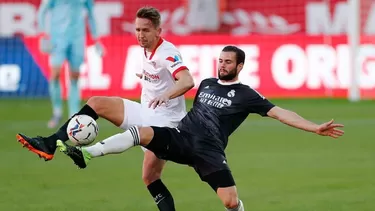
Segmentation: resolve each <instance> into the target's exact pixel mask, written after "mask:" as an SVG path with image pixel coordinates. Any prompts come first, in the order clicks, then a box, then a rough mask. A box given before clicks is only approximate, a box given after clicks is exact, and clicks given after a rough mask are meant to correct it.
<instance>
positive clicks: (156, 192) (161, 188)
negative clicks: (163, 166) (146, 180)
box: [147, 179, 176, 211]
mask: <svg viewBox="0 0 375 211" xmlns="http://www.w3.org/2000/svg"><path fill="white" fill-rule="evenodd" d="M147 188H148V191H149V192H150V193H151V195H152V197H154V200H155V203H156V204H157V206H158V208H159V210H160V211H176V209H175V207H174V201H173V197H172V195H171V193H170V192H169V190H168V189H167V187H166V186H165V185H164V184H163V182H162V181H161V180H160V179H159V180H156V181H155V182H153V183H151V184H150V185H148V186H147Z"/></svg>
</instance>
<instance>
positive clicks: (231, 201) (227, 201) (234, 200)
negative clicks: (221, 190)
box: [223, 195, 238, 209]
mask: <svg viewBox="0 0 375 211" xmlns="http://www.w3.org/2000/svg"><path fill="white" fill-rule="evenodd" d="M223 204H224V206H225V207H226V208H228V209H233V208H236V207H237V206H238V197H237V195H233V196H228V197H226V198H224V199H223Z"/></svg>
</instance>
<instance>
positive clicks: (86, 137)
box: [66, 115, 99, 146]
mask: <svg viewBox="0 0 375 211" xmlns="http://www.w3.org/2000/svg"><path fill="white" fill-rule="evenodd" d="M98 131H99V128H98V124H97V122H96V121H95V120H94V119H93V118H91V117H90V116H88V115H76V116H74V117H73V118H72V119H71V120H70V121H69V124H68V127H67V131H66V132H67V134H68V137H69V139H70V141H72V142H73V144H75V145H78V146H83V145H89V144H91V143H92V142H93V141H94V140H95V138H96V136H98Z"/></svg>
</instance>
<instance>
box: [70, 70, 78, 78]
mask: <svg viewBox="0 0 375 211" xmlns="http://www.w3.org/2000/svg"><path fill="white" fill-rule="evenodd" d="M70 79H71V80H78V79H79V72H70Z"/></svg>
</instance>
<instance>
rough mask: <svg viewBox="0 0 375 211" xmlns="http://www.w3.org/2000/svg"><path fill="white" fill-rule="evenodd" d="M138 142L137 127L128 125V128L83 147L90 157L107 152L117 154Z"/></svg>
mask: <svg viewBox="0 0 375 211" xmlns="http://www.w3.org/2000/svg"><path fill="white" fill-rule="evenodd" d="M139 144H140V139H139V130H138V127H135V126H134V127H130V128H129V130H127V131H125V132H123V133H119V134H116V135H113V136H111V137H109V138H107V139H105V140H103V141H101V142H98V143H96V144H95V145H93V146H89V147H84V149H85V150H86V151H87V152H88V153H90V155H91V156H92V157H99V156H103V155H107V154H118V153H122V152H124V151H126V150H127V149H129V148H131V147H134V146H137V145H139Z"/></svg>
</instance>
